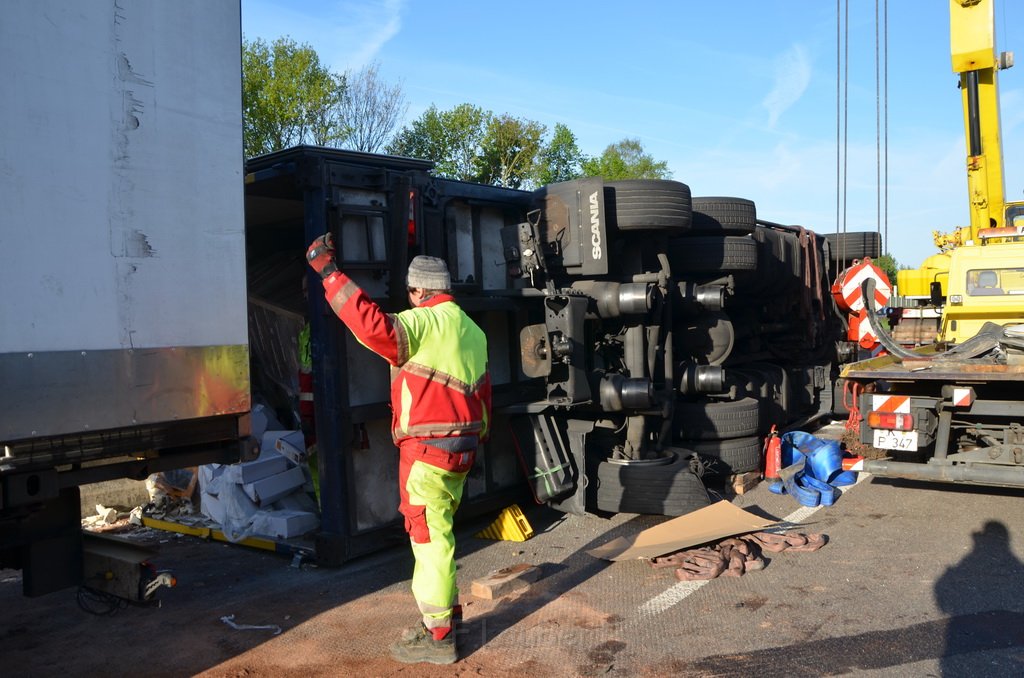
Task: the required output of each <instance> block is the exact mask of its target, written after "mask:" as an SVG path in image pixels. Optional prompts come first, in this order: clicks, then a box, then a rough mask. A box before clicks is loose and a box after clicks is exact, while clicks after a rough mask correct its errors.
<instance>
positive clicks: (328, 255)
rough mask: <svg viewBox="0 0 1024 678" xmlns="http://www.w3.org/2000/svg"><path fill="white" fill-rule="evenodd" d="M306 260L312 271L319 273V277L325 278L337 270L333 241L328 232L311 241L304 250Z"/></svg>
mask: <svg viewBox="0 0 1024 678" xmlns="http://www.w3.org/2000/svg"><path fill="white" fill-rule="evenodd" d="M306 261H308V262H309V265H310V266H312V267H313V270H314V271H316V272H317V273H319V274H320V277H321V278H326V277H327V276H329V275H330V274H332V273H336V272H337V271H338V265H337V264H336V263H335V262H334V242H333V240H331V234H330V233H328V234H327V235H322V236H320V237H319V238H317V239H316V240H314V241H313V243H312V244H311V245H310V246H309V249H308V250H306Z"/></svg>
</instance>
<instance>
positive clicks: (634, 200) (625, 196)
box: [604, 179, 692, 232]
mask: <svg viewBox="0 0 1024 678" xmlns="http://www.w3.org/2000/svg"><path fill="white" fill-rule="evenodd" d="M604 201H605V207H606V209H607V214H608V221H609V224H610V225H611V226H613V227H615V228H618V230H620V231H670V232H678V231H687V230H689V228H690V224H691V220H692V207H691V202H690V187H689V186H687V185H686V184H683V183H680V182H678V181H667V180H658V179H630V180H624V181H609V182H607V183H606V184H605V185H604Z"/></svg>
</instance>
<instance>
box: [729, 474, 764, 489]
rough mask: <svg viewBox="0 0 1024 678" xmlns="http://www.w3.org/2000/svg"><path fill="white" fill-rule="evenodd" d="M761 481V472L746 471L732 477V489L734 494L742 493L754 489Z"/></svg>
mask: <svg viewBox="0 0 1024 678" xmlns="http://www.w3.org/2000/svg"><path fill="white" fill-rule="evenodd" d="M759 482H761V474H760V473H758V472H757V471H748V472H747V473H740V474H738V475H734V476H733V477H732V491H733V492H735V493H736V494H743V493H745V492H749V491H750V490H752V489H754V488H755V487H756V486H757V484H758V483H759Z"/></svg>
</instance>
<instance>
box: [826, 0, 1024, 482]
mask: <svg viewBox="0 0 1024 678" xmlns="http://www.w3.org/2000/svg"><path fill="white" fill-rule="evenodd" d="M992 5H993V0H950V3H949V7H950V36H951V44H952V55H953V70H954V71H956V72H957V73H959V74H960V87H961V90H962V92H963V101H964V124H965V129H966V132H967V149H968V157H967V180H968V188H969V192H970V203H971V225H970V226H969V227H964V228H960V229H958V230H957V231H955V232H954V233H953V234H950V235H937V236H936V244H937V245H939V247H940V249H941V250H942V253H941V254H938V255H936V256H933V257H931V258H930V259H928V260H927V261H926V262H925V264H926V265H925V266H923V267H922V268H921V269H918V270H916V271H900V272H899V274H898V275H897V281H898V282H897V286H898V288H899V289H900V290H901V294H903V295H904V296H922V297H930V298H932V299H933V300H934V301H936V302H938V301H939V297H944V299H945V304H944V306H943V307H942V313H941V326H940V327H939V335H938V339H939V342H938V343H937V344H935V345H929V346H924V347H921V348H918V349H915V350H914V351H908V350H906V349H905V348H904V347H902V346H900V345H899V344H898V343H897V342H896V341H893V338H892V337H890V336H889V335H888V334H887V333H885V332H884V330H882V329H881V328H877V327H876V317H875V314H874V313H872V314H870V315H869V319H870V320H871V321H872V330H874V331H876V333H877V336H878V337H879V340H880V341H881V343H882V344H883V345H884V346H885V348H886V349H887V350H888V351H889V354H888V355H885V356H883V357H878V358H873V359H871V360H866V361H862V362H857V363H853V364H850V365H847V366H846V367H845V368H844V369H843V371H842V374H841V376H842V377H843V378H844V379H846V380H847V384H848V385H849V388H852V389H853V391H854V393H855V394H858V397H857V398H856V399H855V402H856V406H855V407H854V408H851V419H850V424H857V425H858V431H859V434H860V440H861V442H862V443H865V444H867V445H871V446H873V447H875V448H880V449H884V450H886V451H887V452H888V455H889V456H888V458H887V459H875V460H869V461H867V462H866V463H865V465H864V470H866V471H868V472H870V473H872V474H874V475H879V476H888V477H903V478H914V479H920V480H937V481H943V482H953V483H968V484H978V485H995V486H1009V487H1024V452H1022V450H1024V423H1022V422H1024V237H1022V236H1024V204H1022V203H1007V202H1005V200H1004V196H1003V165H1002V156H1001V149H1000V142H999V110H998V98H997V92H996V72H997V71H998V70H999V69H1001V68H1006V67H1008V66H1009V65H1010V64H1011V63H1012V58H1011V57H1009V56H1008V55H1000V56H997V55H996V52H995V40H994V22H993V7H992ZM871 292H873V290H871V289H865V290H864V298H865V299H872V298H873V295H872V294H871Z"/></svg>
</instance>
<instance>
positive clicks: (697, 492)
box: [587, 450, 711, 516]
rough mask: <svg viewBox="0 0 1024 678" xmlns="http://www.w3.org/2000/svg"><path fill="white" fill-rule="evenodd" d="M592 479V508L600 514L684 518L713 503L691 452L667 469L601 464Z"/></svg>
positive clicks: (682, 453)
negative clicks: (697, 472)
mask: <svg viewBox="0 0 1024 678" xmlns="http://www.w3.org/2000/svg"><path fill="white" fill-rule="evenodd" d="M590 477H591V478H592V479H594V480H593V482H591V483H590V485H588V487H587V495H588V497H587V498H588V504H589V505H590V507H591V508H593V509H596V510H598V511H607V512H608V513H646V514H651V515H662V516H681V515H685V514H687V513H691V512H693V511H696V510H697V509H700V508H704V507H705V506H707V505H708V504H710V503H711V499H710V498H709V497H708V492H707V490H706V489H704V483H703V482H702V481H701V479H700V477H698V476H697V474H696V473H694V471H693V455H692V452H690V451H688V450H680V451H679V453H678V454H676V455H675V458H674V460H673V461H672V463H671V464H667V465H665V464H662V465H654V466H652V465H631V464H629V463H625V464H623V463H616V462H613V461H601V462H598V463H596V464H595V468H594V470H593V473H591V474H590Z"/></svg>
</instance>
